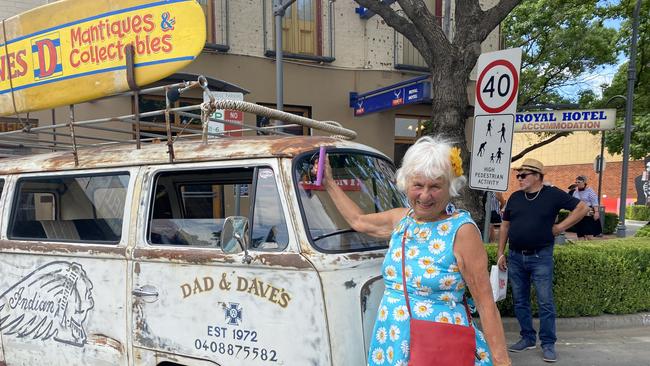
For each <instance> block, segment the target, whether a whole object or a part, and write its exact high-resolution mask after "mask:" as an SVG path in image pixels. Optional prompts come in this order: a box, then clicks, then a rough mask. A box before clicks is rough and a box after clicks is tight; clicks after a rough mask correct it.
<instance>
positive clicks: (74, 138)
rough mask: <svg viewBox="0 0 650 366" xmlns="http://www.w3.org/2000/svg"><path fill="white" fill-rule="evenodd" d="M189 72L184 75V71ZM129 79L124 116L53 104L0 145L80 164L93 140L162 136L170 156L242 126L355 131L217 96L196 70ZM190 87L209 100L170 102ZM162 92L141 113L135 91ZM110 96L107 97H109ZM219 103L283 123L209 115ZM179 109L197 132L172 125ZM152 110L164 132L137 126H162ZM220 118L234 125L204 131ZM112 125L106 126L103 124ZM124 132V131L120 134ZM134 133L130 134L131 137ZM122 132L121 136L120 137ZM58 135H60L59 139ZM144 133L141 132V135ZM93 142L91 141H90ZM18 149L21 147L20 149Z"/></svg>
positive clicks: (269, 130) (340, 133)
mask: <svg viewBox="0 0 650 366" xmlns="http://www.w3.org/2000/svg"><path fill="white" fill-rule="evenodd" d="M188 76H189V75H188ZM128 79H129V85H130V87H131V91H128V92H125V93H119V94H115V95H113V96H112V97H116V96H125V95H126V96H133V97H134V98H133V99H134V101H135V107H134V110H135V111H136V113H133V114H128V115H123V116H113V117H105V118H98V119H92V120H82V121H77V120H75V106H74V105H70V107H69V110H70V114H69V119H68V121H67V122H65V123H54V110H52V120H53V124H51V125H47V126H36V127H35V126H33V125H32V123H33V121H34V120H30V119H29V115H28V116H27V119H26V120H24V119H21V118H20V117H19V118H18V120H19V121H20V122H21V123H22V129H18V130H14V131H8V132H1V133H0V147H5V148H6V147H9V146H13V147H17V148H19V149H20V148H29V149H36V150H49V151H60V150H71V151H72V153H73V154H74V158H75V165H78V164H79V160H78V154H79V149H80V148H83V147H85V146H98V145H111V144H124V143H126V144H134V145H135V148H136V149H140V148H141V144H142V143H144V142H159V141H166V143H167V152H168V154H169V161H170V162H174V142H175V141H176V140H179V139H194V140H197V141H198V140H199V139H200V141H201V143H202V144H207V143H208V137H214V138H222V137H227V136H228V135H229V134H232V133H240V132H246V131H256V132H258V134H263V135H267V134H273V135H290V134H288V133H286V132H283V129H284V128H287V127H295V126H305V127H308V128H312V129H316V130H319V131H323V132H327V133H330V134H332V135H333V136H335V137H338V138H342V139H354V138H356V135H357V134H356V132H355V131H353V130H350V129H347V128H344V127H342V126H341V124H340V123H338V122H335V121H318V120H314V119H311V118H307V117H303V116H298V115H295V114H291V113H287V112H283V111H279V110H276V109H272V108H268V107H264V106H261V105H257V104H254V103H249V102H244V101H236V100H221V99H215V98H214V96H213V95H212V94H211V93H210V89H209V87H208V79H207V78H206V77H204V76H202V75H201V76H198V78H197V79H196V80H194V81H183V82H178V83H173V84H168V85H162V86H156V87H151V88H146V89H138V88H137V87H136V86H135V83H134V82H133V79H132V78H128ZM192 89H202V90H203V91H204V92H207V93H206V95H208V96H209V100H207V101H204V102H203V103H199V104H194V105H189V106H182V107H173V105H174V102H176V101H177V100H178V99H179V98H180V96H181V95H182V94H183V93H185V92H187V91H189V90H192ZM160 93H164V95H165V108H164V109H159V110H154V111H149V112H142V113H140V108H139V96H140V95H143V94H154V95H155V94H158V95H159V94H160ZM108 98H110V97H108ZM219 109H229V110H237V111H241V112H245V113H252V114H255V115H257V116H262V117H266V118H269V119H270V120H272V121H281V122H283V124H278V123H274V124H273V125H270V126H266V127H258V126H252V125H247V124H244V123H239V122H232V121H225V120H222V119H217V118H213V117H212V116H211V115H212V114H213V113H214V112H215V111H216V110H219ZM173 115H178V116H181V117H187V118H190V119H194V120H200V121H201V130H200V133H198V132H197V129H194V128H187V126H189V125H190V123H187V124H185V125H184V126H182V127H179V126H175V125H174V124H172V122H171V120H172V116H173ZM154 116H164V119H165V123H164V128H165V132H164V133H163V132H157V131H147V132H144V131H143V132H141V131H140V128H141V126H147V127H158V128H160V127H162V126H161V124H160V123H155V122H148V121H143V120H142V119H143V118H147V117H154ZM209 121H213V122H219V123H223V124H224V125H229V126H234V127H235V128H236V129H234V130H233V129H230V130H226V131H221V132H217V133H214V132H209V131H208V122H209ZM116 122H119V123H125V124H130V125H132V126H133V127H132V128H131V129H130V130H124V129H119V128H116V127H115V123H116ZM109 123H110V124H111V126H107V124H109ZM62 129H65V130H66V132H63V131H62ZM97 131H105V132H111V133H113V135H114V136H115V137H111V136H97V134H96V132H97ZM125 135H129V136H128V137H124V136H125ZM133 135H135V138H133V137H134V136H133ZM120 136H122V137H123V138H119V137H120ZM59 137H63V141H61V139H59ZM143 137H144V138H143ZM78 140H83V141H85V142H86V144H83V143H79V142H78ZM89 141H90V142H92V143H89ZM0 150H2V149H0ZM6 151H7V150H3V151H2V154H0V157H2V156H9V154H7V153H6ZM22 153H23V152H20V154H22Z"/></svg>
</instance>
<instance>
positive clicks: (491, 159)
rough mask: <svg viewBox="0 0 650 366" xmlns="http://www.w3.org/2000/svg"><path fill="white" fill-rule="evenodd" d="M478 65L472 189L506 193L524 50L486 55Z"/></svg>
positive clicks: (470, 173) (470, 181)
mask: <svg viewBox="0 0 650 366" xmlns="http://www.w3.org/2000/svg"><path fill="white" fill-rule="evenodd" d="M477 66H478V67H477V70H478V79H477V80H476V99H475V103H474V130H473V133H472V152H471V154H472V158H471V160H470V171H469V186H470V187H471V188H474V189H482V190H490V191H506V190H507V189H508V181H509V176H510V157H511V155H512V134H513V132H514V127H515V113H516V112H517V92H518V91H519V68H520V66H521V49H519V48H513V49H508V50H503V51H497V52H490V53H484V54H482V55H481V56H480V57H479V59H478V65H477Z"/></svg>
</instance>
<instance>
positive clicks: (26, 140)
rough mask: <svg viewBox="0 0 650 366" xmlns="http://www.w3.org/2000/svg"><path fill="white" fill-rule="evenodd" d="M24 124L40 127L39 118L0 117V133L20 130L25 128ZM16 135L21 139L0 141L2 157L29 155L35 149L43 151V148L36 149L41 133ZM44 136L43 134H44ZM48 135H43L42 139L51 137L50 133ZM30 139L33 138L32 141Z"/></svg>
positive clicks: (0, 154)
mask: <svg viewBox="0 0 650 366" xmlns="http://www.w3.org/2000/svg"><path fill="white" fill-rule="evenodd" d="M24 125H29V126H31V127H38V120H37V119H34V118H24V117H23V118H21V119H18V118H15V117H0V133H2V132H10V131H18V130H22V129H23V128H24ZM14 136H15V137H20V140H18V139H16V140H13V139H3V140H2V141H0V158H7V157H13V156H17V155H27V154H30V153H31V152H32V150H33V148H34V149H35V150H38V151H42V150H43V149H36V145H38V141H39V135H38V134H36V133H32V134H25V133H23V134H19V135H14ZM42 136H43V135H42ZM44 136H47V137H41V139H51V138H52V137H51V136H49V135H44ZM30 140H33V142H31V141H30Z"/></svg>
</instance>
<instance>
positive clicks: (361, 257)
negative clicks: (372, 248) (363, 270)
mask: <svg viewBox="0 0 650 366" xmlns="http://www.w3.org/2000/svg"><path fill="white" fill-rule="evenodd" d="M385 256H386V254H385V253H376V252H372V253H370V252H365V253H350V254H348V255H347V257H348V259H349V260H351V261H366V260H369V259H383V258H384V257H385Z"/></svg>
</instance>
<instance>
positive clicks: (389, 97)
mask: <svg viewBox="0 0 650 366" xmlns="http://www.w3.org/2000/svg"><path fill="white" fill-rule="evenodd" d="M382 89H383V88H382ZM430 99H431V81H429V80H428V79H422V80H418V81H417V82H415V83H414V84H411V85H408V86H404V87H398V88H394V89H390V90H384V91H382V92H380V93H377V94H372V95H364V96H361V97H358V98H356V99H355V100H353V101H351V104H352V107H353V108H354V115H355V117H359V116H363V115H366V114H369V113H374V112H381V111H385V110H388V109H392V108H396V107H399V106H402V105H406V104H416V103H422V102H423V101H427V100H430Z"/></svg>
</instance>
